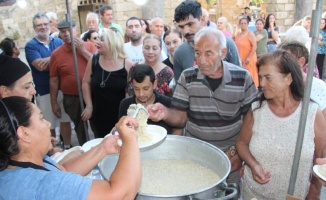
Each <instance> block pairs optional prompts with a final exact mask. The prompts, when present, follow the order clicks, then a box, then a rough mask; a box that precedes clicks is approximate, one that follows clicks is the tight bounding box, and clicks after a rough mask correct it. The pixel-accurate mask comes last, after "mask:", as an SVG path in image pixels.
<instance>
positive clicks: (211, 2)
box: [206, 0, 216, 6]
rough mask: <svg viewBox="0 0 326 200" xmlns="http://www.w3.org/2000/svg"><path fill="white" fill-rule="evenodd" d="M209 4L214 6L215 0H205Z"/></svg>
mask: <svg viewBox="0 0 326 200" xmlns="http://www.w3.org/2000/svg"><path fill="white" fill-rule="evenodd" d="M206 2H207V4H208V5H209V6H214V5H215V4H216V0H206Z"/></svg>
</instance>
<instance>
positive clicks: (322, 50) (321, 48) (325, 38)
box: [318, 30, 326, 54]
mask: <svg viewBox="0 0 326 200" xmlns="http://www.w3.org/2000/svg"><path fill="white" fill-rule="evenodd" d="M319 34H320V35H321V36H322V37H323V38H322V41H323V43H324V45H323V46H321V45H318V54H326V31H325V30H320V31H319Z"/></svg>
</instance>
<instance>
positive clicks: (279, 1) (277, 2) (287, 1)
mask: <svg viewBox="0 0 326 200" xmlns="http://www.w3.org/2000/svg"><path fill="white" fill-rule="evenodd" d="M274 3H276V4H281V3H289V0H276V2H275V1H274Z"/></svg>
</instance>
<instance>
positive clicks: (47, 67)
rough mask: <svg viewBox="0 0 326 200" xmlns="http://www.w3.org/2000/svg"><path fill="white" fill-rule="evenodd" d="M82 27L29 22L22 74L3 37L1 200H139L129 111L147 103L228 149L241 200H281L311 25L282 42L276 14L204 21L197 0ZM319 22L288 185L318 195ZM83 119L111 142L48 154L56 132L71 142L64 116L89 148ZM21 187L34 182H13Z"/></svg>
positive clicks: (324, 45)
mask: <svg viewBox="0 0 326 200" xmlns="http://www.w3.org/2000/svg"><path fill="white" fill-rule="evenodd" d="M85 20H86V24H87V28H88V30H87V31H85V32H83V33H81V34H80V35H78V33H77V29H76V24H75V22H73V21H71V22H70V23H68V22H67V21H66V20H65V19H62V20H61V21H60V20H58V17H57V16H56V14H55V13H53V12H49V13H37V14H35V15H34V17H33V19H32V25H33V29H34V31H35V34H36V36H35V37H34V38H32V39H31V40H30V41H28V43H27V44H26V46H25V54H26V60H27V62H28V63H27V64H28V66H27V65H26V64H25V63H23V62H22V61H20V60H19V59H18V58H17V57H18V55H19V53H20V52H19V47H18V44H17V43H16V42H15V41H14V40H12V39H10V38H6V39H4V40H3V41H1V43H0V48H1V55H0V141H1V143H0V184H1V185H2V186H3V187H0V197H1V198H2V199H8V198H9V197H10V198H14V199H18V198H19V199H21V196H20V195H21V194H23V193H24V194H25V196H26V199H34V198H41V199H42V198H47V199H56V198H58V197H60V199H86V198H89V199H99V198H100V199H101V198H104V197H105V198H108V199H111V198H112V199H134V197H135V195H136V193H137V191H138V189H139V186H140V182H141V173H142V172H141V162H140V152H139V149H138V147H137V134H136V131H135V128H136V127H137V125H138V124H137V121H136V120H135V119H133V118H130V117H127V116H125V115H126V114H127V109H128V107H129V105H130V104H133V103H138V104H142V105H143V106H145V107H146V108H147V110H148V112H149V119H148V124H155V125H159V126H162V127H164V128H165V129H166V130H167V131H168V133H169V134H175V135H184V136H186V137H193V138H197V139H200V140H203V141H206V142H208V143H210V144H212V145H214V146H216V147H218V148H219V149H221V150H222V151H224V152H225V153H226V155H227V156H228V158H229V160H230V163H231V172H230V174H229V176H228V178H227V182H228V183H232V184H235V185H236V187H237V190H238V197H237V198H240V197H242V198H243V199H245V200H247V199H248V200H250V199H254V198H256V199H285V198H286V195H287V185H288V184H289V180H290V174H291V168H292V161H293V158H294V154H295V144H296V139H297V135H298V129H299V123H300V114H301V112H302V111H301V109H302V103H303V95H304V92H305V84H306V80H307V78H306V77H307V74H306V72H307V66H308V62H309V48H313V47H310V46H309V48H307V44H308V43H309V41H310V40H309V34H308V33H309V31H310V23H311V19H310V18H309V17H305V18H304V19H303V20H302V22H301V23H300V24H299V25H295V26H294V27H292V28H290V29H289V30H288V31H287V33H286V36H285V37H284V39H282V41H281V39H280V37H279V28H278V27H277V26H276V23H275V16H274V15H273V14H272V13H269V14H267V16H265V13H261V15H260V17H258V18H257V17H256V16H255V18H253V17H252V16H251V14H250V8H249V7H246V8H245V9H244V13H243V14H241V15H239V16H238V17H237V24H235V26H232V25H231V24H230V23H229V22H228V19H227V18H226V17H220V18H218V20H217V21H216V23H214V22H213V21H210V19H209V13H208V12H207V10H205V9H203V8H202V7H201V4H200V3H198V2H197V1H187V0H186V1H184V2H182V3H181V4H179V5H178V6H177V7H176V8H175V13H174V20H173V24H174V27H169V26H167V25H165V24H167V23H168V22H165V23H164V19H163V18H161V17H154V18H153V19H150V20H147V19H140V18H137V17H135V16H133V17H130V18H129V19H128V20H127V21H126V27H125V29H123V28H122V27H121V26H120V25H119V24H116V23H114V22H113V10H112V7H111V6H109V5H103V6H101V7H100V11H99V14H96V13H94V12H89V13H88V14H87V16H86V19H85ZM252 21H255V22H254V23H255V26H256V31H254V32H252V31H251V30H250V29H249V23H250V22H252ZM309 21H310V22H309ZM325 23H326V19H325V18H322V20H321V25H320V36H319V38H318V47H314V48H318V55H317V59H316V61H317V62H316V66H315V69H314V70H315V72H316V73H315V77H313V80H312V90H311V94H310V99H311V102H310V103H309V109H308V112H307V115H308V117H307V122H306V128H305V130H304V134H305V137H304V142H303V148H302V149H303V151H302V153H301V159H300V164H299V170H298V180H297V185H296V187H295V191H294V196H295V197H298V198H301V199H304V198H307V199H318V198H319V195H320V190H321V187H322V184H324V185H326V183H325V182H322V181H320V180H319V179H318V177H317V176H311V175H312V173H313V172H312V166H313V165H314V164H326V133H325V130H326V123H325V122H326V121H325V120H326V83H325V82H324V81H323V80H322V78H323V73H324V72H323V68H324V67H323V63H324V59H325V55H326V25H325ZM70 26H72V29H73V31H72V34H73V35H70V34H71V33H70ZM294 32H295V33H296V34H293V33H294ZM297 35H298V36H300V37H297ZM72 39H73V41H74V47H75V49H72ZM74 51H75V52H76V58H77V63H78V64H77V65H76V66H75V65H74V64H75V60H74V57H73V55H74ZM81 98H82V99H83V105H80V99H81ZM87 121H89V122H90V125H91V129H92V131H93V132H94V136H95V137H96V138H104V137H105V136H106V135H107V134H108V133H110V131H111V130H112V129H113V128H114V127H115V128H116V129H117V130H118V131H119V135H118V136H117V135H111V136H109V137H105V139H104V140H103V141H102V142H101V143H100V144H99V145H97V146H96V147H94V148H92V149H91V150H90V151H88V152H86V153H82V152H79V153H76V154H74V155H72V156H71V157H69V158H67V159H65V160H64V162H60V163H56V162H55V161H54V160H53V159H52V158H51V157H50V156H51V155H52V154H53V153H54V152H56V151H60V149H59V150H56V149H55V148H54V147H55V142H56V141H55V139H53V137H55V128H56V127H60V134H61V140H62V142H63V145H62V150H66V149H69V148H71V147H72V146H71V122H73V124H74V129H75V131H76V133H77V138H78V143H79V144H80V145H83V144H84V143H85V142H87V137H86V130H85V122H87ZM120 138H121V139H122V141H123V145H122V146H121V147H120V146H119V145H118V144H117V141H118V139H120ZM112 153H120V157H119V161H118V164H117V166H116V169H115V171H114V172H113V174H112V175H111V177H110V179H109V180H107V181H106V180H91V179H89V178H87V177H85V175H87V174H88V173H89V172H90V171H91V170H92V169H93V168H94V166H95V165H96V164H97V163H98V162H99V161H101V160H102V159H103V157H104V156H105V155H108V154H112ZM80 166H83V167H80ZM68 172H72V173H68ZM31 179H33V180H34V181H33V183H31V182H30V180H31ZM21 183H28V184H23V185H20V186H19V187H17V184H21ZM29 183H31V184H29ZM58 186H59V188H57V187H58ZM53 188H57V189H56V190H53ZM71 188H72V189H71ZM68 190H69V192H68ZM26 191H28V193H26ZM71 191H73V192H71ZM44 195H46V196H44ZM16 197H17V198H16ZM235 199H236V198H235Z"/></svg>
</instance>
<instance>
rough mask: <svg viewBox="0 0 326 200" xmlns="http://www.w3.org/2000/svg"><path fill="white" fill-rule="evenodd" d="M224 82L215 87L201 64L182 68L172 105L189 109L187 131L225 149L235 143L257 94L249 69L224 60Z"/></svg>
mask: <svg viewBox="0 0 326 200" xmlns="http://www.w3.org/2000/svg"><path fill="white" fill-rule="evenodd" d="M222 66H223V78H222V83H221V85H220V86H219V87H218V88H217V89H216V90H215V91H213V90H212V89H211V87H210V85H209V83H208V82H207V80H206V78H205V76H204V75H202V74H201V73H200V70H199V69H198V68H195V67H193V68H189V69H186V70H184V71H183V72H182V74H181V76H180V79H179V81H178V83H177V86H176V90H175V92H174V95H173V99H172V104H171V108H174V109H177V110H181V111H186V112H187V114H188V120H187V124H186V135H187V136H190V137H194V138H198V139H201V140H204V141H206V142H209V143H211V144H213V145H215V146H217V147H219V148H220V149H222V150H223V151H227V150H228V149H229V148H230V147H231V146H232V145H234V144H235V142H236V139H237V137H238V134H239V132H240V128H241V125H242V117H243V115H244V114H246V113H247V112H248V110H249V108H250V107H251V103H252V102H253V101H254V100H255V99H256V97H257V88H256V86H255V84H254V83H253V80H252V78H251V76H250V74H249V72H248V71H247V70H246V69H243V68H241V67H238V66H235V65H233V64H231V63H228V62H225V61H223V62H222Z"/></svg>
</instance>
